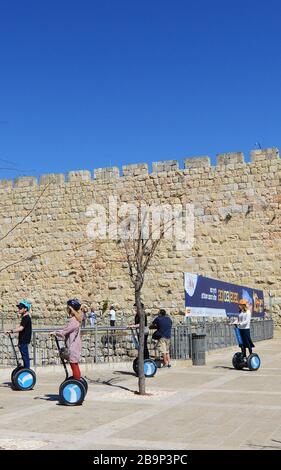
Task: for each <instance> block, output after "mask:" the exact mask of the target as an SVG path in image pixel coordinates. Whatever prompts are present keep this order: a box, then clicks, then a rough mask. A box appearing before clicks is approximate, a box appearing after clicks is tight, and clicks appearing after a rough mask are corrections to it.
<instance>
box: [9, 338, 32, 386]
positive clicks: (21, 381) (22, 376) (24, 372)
mask: <svg viewBox="0 0 281 470" xmlns="http://www.w3.org/2000/svg"><path fill="white" fill-rule="evenodd" d="M8 336H9V338H10V341H11V345H12V349H13V352H14V357H15V360H16V363H17V367H16V368H15V369H14V370H13V371H12V373H11V382H12V385H13V388H14V389H15V390H22V391H26V390H32V389H33V388H34V386H35V384H36V374H35V372H34V371H33V370H32V369H28V368H27V367H24V366H23V365H22V364H21V363H20V362H19V359H18V355H17V351H16V348H15V345H14V341H13V338H12V336H11V335H10V333H8Z"/></svg>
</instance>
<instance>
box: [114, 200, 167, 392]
mask: <svg viewBox="0 0 281 470" xmlns="http://www.w3.org/2000/svg"><path fill="white" fill-rule="evenodd" d="M136 205H137V209H138V211H137V215H135V216H133V217H127V218H126V219H125V220H122V219H121V218H120V217H118V224H119V226H120V225H121V226H122V235H123V236H121V237H120V238H119V239H118V242H117V243H118V245H119V246H121V247H122V248H123V249H124V251H125V255H126V260H127V264H128V273H129V276H130V280H131V283H132V286H133V289H134V296H135V304H136V309H137V314H138V315H139V319H140V323H139V325H140V326H139V350H138V385H139V394H140V395H145V393H146V388H145V375H144V330H145V311H144V308H143V306H142V305H143V304H142V289H143V285H144V281H145V274H146V272H147V269H148V268H149V265H150V263H151V261H152V260H153V258H154V256H155V254H156V250H157V248H158V246H159V244H160V243H161V241H162V240H163V238H164V236H165V234H166V233H167V231H168V230H170V229H171V227H172V226H173V224H174V217H171V219H170V220H166V221H165V223H164V222H163V221H161V223H160V226H158V227H157V228H156V229H155V230H153V226H152V223H151V221H150V220H148V213H147V212H146V213H145V214H142V213H141V210H140V208H141V202H140V200H138V201H136ZM156 232H157V233H156Z"/></svg>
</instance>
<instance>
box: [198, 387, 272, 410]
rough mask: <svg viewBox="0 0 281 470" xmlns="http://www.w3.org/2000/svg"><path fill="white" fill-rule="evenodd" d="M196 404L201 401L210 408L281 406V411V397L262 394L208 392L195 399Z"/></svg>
mask: <svg viewBox="0 0 281 470" xmlns="http://www.w3.org/2000/svg"><path fill="white" fill-rule="evenodd" d="M195 401H196V403H197V404H198V403H199V401H200V402H202V403H206V405H209V406H210V407H211V406H212V405H213V404H214V405H216V404H221V405H222V406H226V405H230V406H233V407H235V406H238V404H239V406H241V405H242V406H244V407H246V406H247V405H252V406H253V407H254V406H255V405H260V406H262V405H264V406H268V407H272V406H277V407H278V406H280V409H281V400H280V396H279V395H262V394H255V393H254V391H253V393H250V394H243V393H240V394H239V392H235V390H234V391H233V393H223V391H222V392H221V393H219V392H217V391H216V392H212V391H208V393H206V394H202V395H200V397H196V398H195Z"/></svg>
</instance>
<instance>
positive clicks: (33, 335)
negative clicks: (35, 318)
mask: <svg viewBox="0 0 281 470" xmlns="http://www.w3.org/2000/svg"><path fill="white" fill-rule="evenodd" d="M32 342H33V365H34V366H36V365H37V360H36V332H35V331H33V333H32Z"/></svg>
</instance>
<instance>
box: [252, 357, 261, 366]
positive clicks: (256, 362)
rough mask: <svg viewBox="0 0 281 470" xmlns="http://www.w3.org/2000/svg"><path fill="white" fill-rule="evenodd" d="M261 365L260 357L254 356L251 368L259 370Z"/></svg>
mask: <svg viewBox="0 0 281 470" xmlns="http://www.w3.org/2000/svg"><path fill="white" fill-rule="evenodd" d="M260 363H261V361H260V358H259V357H257V356H254V357H252V358H251V366H252V368H253V369H258V368H259V366H260Z"/></svg>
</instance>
